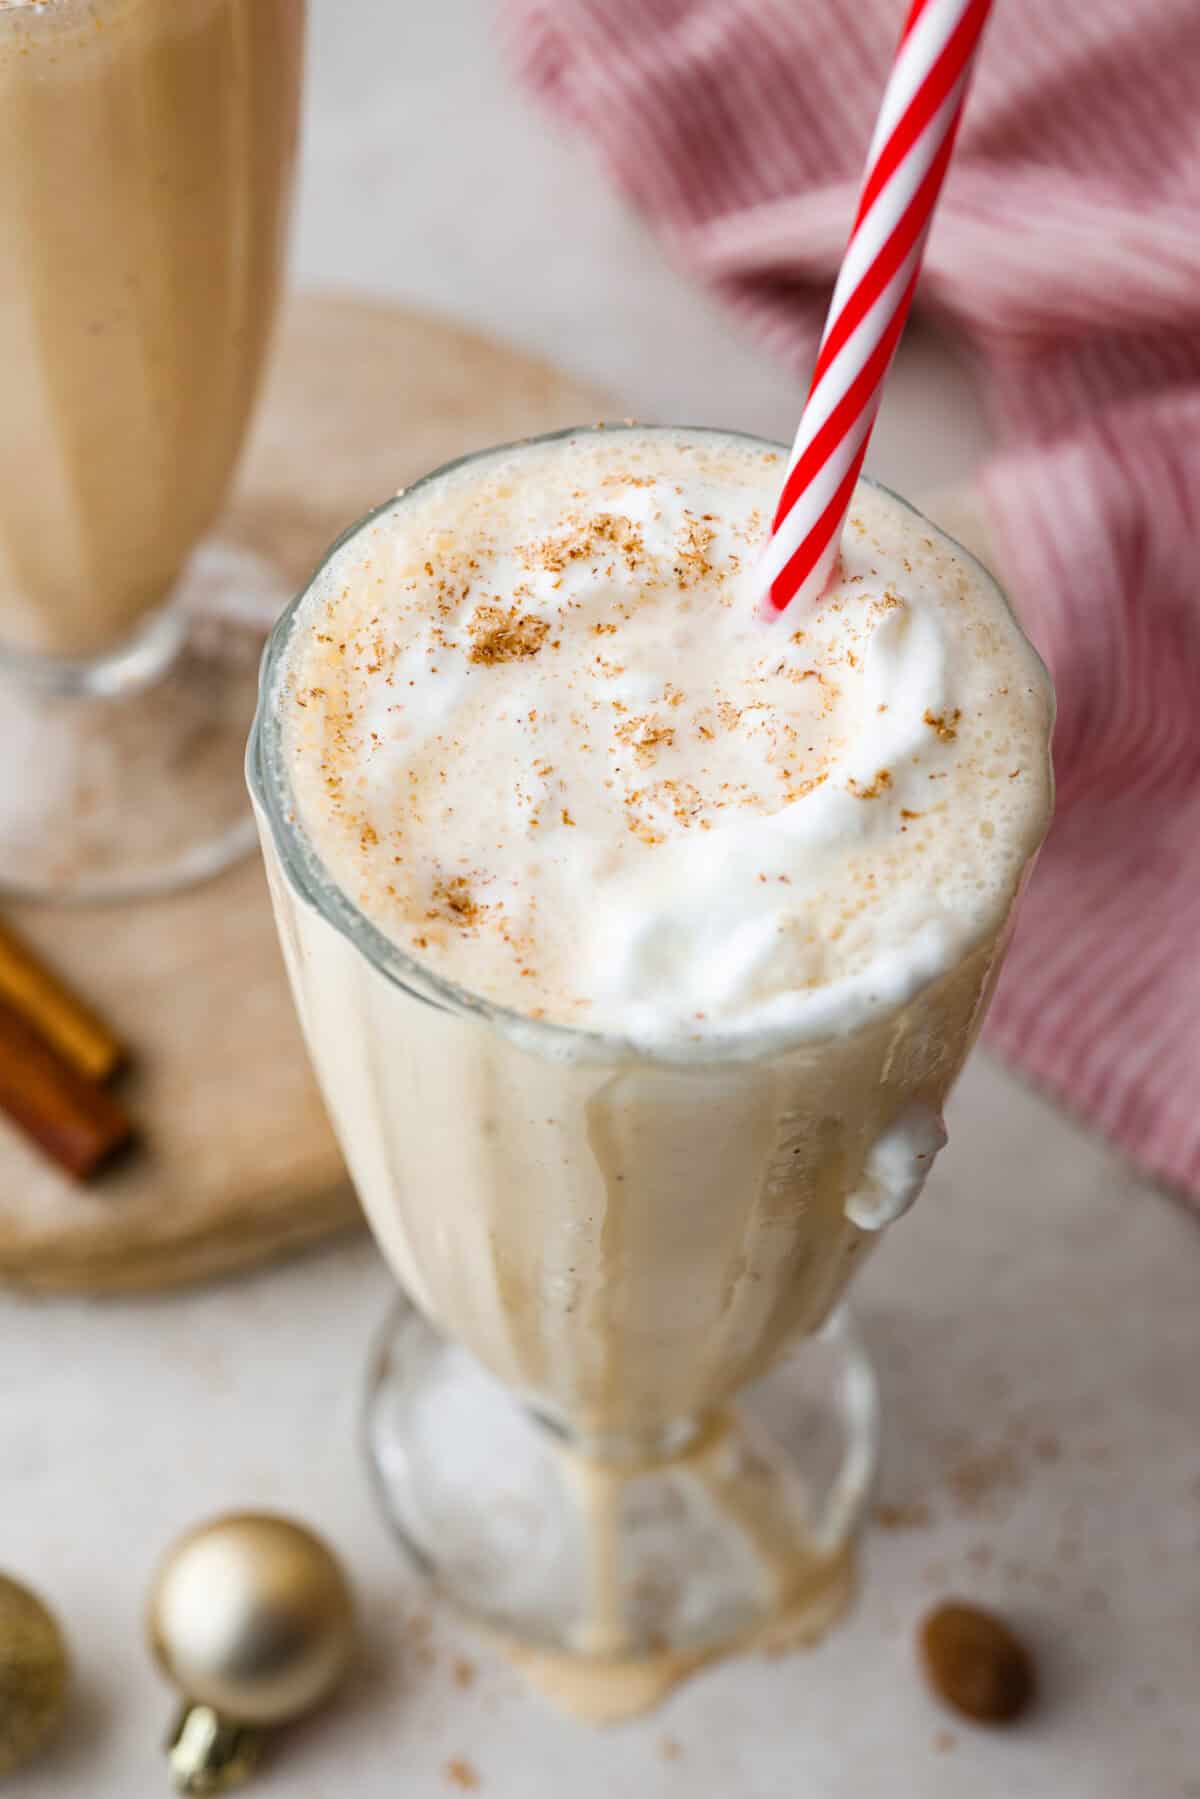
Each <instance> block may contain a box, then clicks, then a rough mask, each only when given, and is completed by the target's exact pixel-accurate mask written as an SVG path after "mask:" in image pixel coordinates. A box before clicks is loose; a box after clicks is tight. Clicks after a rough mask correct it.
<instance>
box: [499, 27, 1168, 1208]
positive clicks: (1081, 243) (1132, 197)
mask: <svg viewBox="0 0 1200 1799" xmlns="http://www.w3.org/2000/svg"><path fill="white" fill-rule="evenodd" d="M504 5H505V23H506V26H507V29H508V34H509V36H510V39H511V42H512V44H513V46H514V48H515V53H516V57H517V60H518V64H519V67H520V69H521V72H522V74H523V76H524V79H525V80H526V82H527V83H528V84H529V85H531V86H532V87H533V88H534V89H535V90H537V91H538V92H539V93H540V94H541V95H542V96H543V97H544V98H545V100H546V101H547V102H548V103H549V104H550V105H551V106H552V107H553V108H554V109H555V110H556V111H557V112H558V114H559V115H560V116H561V117H562V118H563V119H565V120H566V121H568V122H570V123H571V124H573V125H576V126H578V127H581V128H582V129H583V130H584V131H585V132H586V133H588V134H589V135H590V137H591V138H592V140H593V141H594V143H595V145H596V147H597V148H598V150H599V152H600V154H601V156H602V157H603V159H604V162H605V164H606V165H607V168H608V170H609V171H610V173H611V175H612V177H613V179H614V180H615V181H616V182H617V183H618V184H619V186H620V187H621V188H622V189H623V191H624V192H625V194H626V195H627V196H628V197H629V199H630V200H631V201H632V202H633V204H634V205H635V206H636V207H637V208H638V209H639V210H640V211H641V212H642V213H643V214H644V215H645V216H646V217H647V219H648V220H649V221H650V222H651V223H652V224H653V225H654V226H655V227H656V228H657V230H658V231H659V232H660V233H661V235H662V237H663V238H664V240H665V242H666V244H667V246H668V247H669V250H670V252H671V253H672V254H673V256H674V257H675V258H676V259H677V260H678V261H679V262H680V263H682V265H683V266H684V267H686V268H688V269H690V270H692V271H694V272H695V273H696V274H697V275H698V276H699V277H700V278H701V279H703V280H704V281H706V282H708V283H709V284H710V285H711V286H712V287H713V288H714V289H715V290H716V291H717V292H718V293H719V294H721V295H722V296H723V297H724V298H725V299H726V300H727V301H728V302H729V303H730V305H732V306H733V307H735V308H736V309H737V311H738V312H739V313H740V314H741V315H742V316H743V318H745V319H746V320H748V321H749V323H750V324H751V325H752V326H753V327H754V328H756V329H757V331H758V332H759V334H760V335H761V337H762V339H763V340H764V341H765V342H766V343H767V344H768V345H769V346H771V347H772V348H773V349H774V350H776V351H777V352H778V354H779V355H780V356H781V357H782V358H783V359H784V360H786V361H787V362H788V363H789V364H790V365H791V366H792V367H793V369H795V370H796V372H797V373H799V374H801V375H802V376H804V377H807V375H808V373H809V371H810V369H811V364H812V357H813V353H814V350H815V339H816V332H817V330H818V329H819V326H820V321H821V318H822V316H823V313H824V309H825V305H826V302H827V300H828V294H829V288H830V282H831V277H832V274H833V272H834V270H835V269H836V266H837V263H838V259H839V258H840V256H841V252H842V248H843V244H844V240H845V237H846V233H847V231H848V229H849V224H850V220H851V217H852V213H853V207H854V200H855V195H856V189H857V184H858V178H859V174H860V171H861V167H862V162H863V158H864V155H865V151H866V145H867V141H868V138H869V136H870V128H871V124H872V120H873V116H874V112H875V108H876V105H877V103H878V98H879V95H880V92H881V90H882V86H883V81H884V77H885V73H886V70H887V67H888V65H889V62H890V59H891V55H892V52H893V48H894V45H895V42H896V38H897V36H898V33H899V29H900V24H901V21H902V18H903V14H904V11H905V6H904V0H504ZM921 304H923V305H925V306H926V307H928V308H931V309H936V310H937V311H938V312H939V313H940V314H941V315H942V316H943V317H944V318H945V319H947V320H949V321H952V322H953V324H954V325H955V326H956V327H958V328H959V330H960V331H961V332H963V333H964V334H965V335H966V337H967V339H968V340H969V342H970V343H971V345H972V346H973V348H974V349H975V351H976V352H977V353H978V356H979V359H980V363H981V367H982V369H983V372H984V377H985V381H986V389H987V394H988V399H989V403H990V407H991V413H992V419H993V424H994V427H995V430H996V434H997V438H998V441H999V442H1000V444H1001V445H1002V453H1001V454H1000V456H999V457H998V459H997V460H996V461H995V462H994V463H993V464H992V466H991V467H990V468H989V469H988V470H987V471H986V475H985V480H984V494H985V500H986V504H987V508H988V511H989V515H990V517H989V522H990V524H991V527H992V535H993V538H994V540H995V542H996V545H997V554H998V559H999V562H1000V572H1001V574H1002V576H1003V577H1004V578H1005V580H1006V583H1007V585H1008V586H1009V587H1010V589H1011V591H1012V592H1013V594H1014V596H1015V600H1016V604H1017V607H1018V610H1019V612H1020V613H1021V616H1022V618H1023V619H1024V621H1025V622H1026V624H1027V627H1028V628H1029V629H1030V631H1031V633H1032V635H1033V636H1034V638H1035V640H1036V641H1037V643H1038V645H1039V647H1040V648H1041V650H1042V652H1043V654H1044V655H1045V657H1046V659H1047V661H1048V662H1049V664H1050V666H1051V668H1052V670H1053V673H1054V676H1055V680H1056V683H1057V686H1058V692H1059V724H1058V730H1057V734H1056V738H1055V753H1056V762H1057V767H1058V774H1059V807H1058V817H1057V821H1056V823H1055V826H1054V828H1053V831H1052V833H1051V838H1050V841H1049V843H1048V845H1047V847H1046V849H1045V851H1044V853H1043V855H1042V858H1041V861H1040V863H1039V865H1038V869H1037V872H1036V874H1035V876H1034V879H1033V882H1032V884H1031V887H1030V891H1029V894H1028V897H1027V899H1026V901H1025V904H1024V907H1023V909H1022V916H1021V921H1020V925H1019V927H1018V930H1017V934H1016V939H1015V942H1014V945H1013V948H1012V952H1011V954H1010V957H1009V962H1008V965H1007V968H1006V970H1005V974H1004V977H1003V980H1002V982H1001V986H1000V991H999V994H998V995H997V999H996V1002H995V1006H994V1008H993V1011H992V1014H991V1019H990V1023H989V1032H990V1038H991V1042H992V1044H993V1045H994V1046H995V1047H996V1048H998V1049H999V1050H1000V1051H1001V1052H1002V1053H1003V1054H1004V1055H1005V1056H1007V1057H1009V1058H1010V1059H1011V1060H1012V1061H1013V1062H1014V1063H1015V1064H1017V1066H1018V1067H1020V1068H1021V1069H1023V1070H1025V1071H1026V1072H1027V1073H1028V1074H1029V1075H1030V1076H1032V1077H1033V1078H1034V1079H1036V1080H1037V1081H1038V1082H1039V1083H1041V1084H1043V1085H1044V1086H1045V1087H1046V1088H1047V1089H1048V1090H1049V1091H1050V1092H1051V1093H1053V1094H1054V1095H1055V1096H1057V1097H1058V1098H1059V1099H1060V1100H1061V1101H1063V1102H1065V1104H1066V1105H1068V1106H1069V1107H1070V1108H1072V1109H1073V1110H1075V1111H1076V1112H1078V1113H1080V1114H1081V1115H1082V1116H1083V1117H1085V1118H1086V1119H1089V1120H1090V1121H1091V1122H1092V1123H1093V1124H1095V1125H1096V1126H1097V1127H1098V1128H1099V1129H1100V1130H1102V1131H1104V1132H1105V1133H1106V1134H1107V1135H1108V1137H1109V1138H1110V1140H1111V1141H1112V1142H1113V1143H1114V1144H1116V1145H1117V1146H1118V1147H1119V1148H1120V1149H1121V1150H1122V1151H1124V1152H1125V1153H1126V1154H1127V1155H1128V1156H1129V1157H1130V1158H1131V1159H1132V1160H1133V1161H1134V1162H1136V1163H1137V1164H1138V1165H1139V1166H1140V1167H1141V1168H1142V1169H1144V1170H1145V1171H1147V1172H1148V1173H1150V1174H1152V1175H1154V1176H1156V1177H1157V1178H1159V1179H1160V1180H1162V1181H1164V1182H1166V1183H1168V1184H1170V1185H1171V1186H1173V1187H1176V1188H1179V1189H1182V1190H1183V1191H1185V1192H1187V1193H1188V1194H1189V1195H1190V1196H1191V1197H1192V1198H1193V1199H1197V1200H1200V1092H1198V1091H1197V1085H1198V1077H1200V947H1198V939H1200V20H1198V15H1197V11H1196V3H1195V0H1061V3H1060V4H1058V5H1055V6H1046V5H1045V4H1044V3H1043V0H1001V4H1000V5H998V6H997V8H996V11H995V16H994V17H993V20H992V23H991V26H990V28H989V32H988V35H987V37H986V39H985V42H984V47H983V53H982V56H981V59H980V65H979V69H978V74H977V79H976V82H975V87H974V90H973V92H972V94H971V97H970V99H969V101H968V104H967V109H966V115H965V120H964V124H963V129H962V134H961V137H960V141H959V148H958V151H957V153H956V157H955V161H954V164H953V166H952V168H951V171H950V175H949V177H948V180H947V182H946V187H945V191H944V194H943V198H942V203H941V207H940V210H939V213H938V217H937V219H936V221H935V224H934V227H933V231H932V235H931V238H930V242H929V248H928V254H927V257H926V262H925V268H924V273H923V276H922V283H921V287H920V289H919V290H918V305H921ZM696 380H697V393H698V395H701V396H702V394H703V381H704V374H703V370H697V372H696Z"/></svg>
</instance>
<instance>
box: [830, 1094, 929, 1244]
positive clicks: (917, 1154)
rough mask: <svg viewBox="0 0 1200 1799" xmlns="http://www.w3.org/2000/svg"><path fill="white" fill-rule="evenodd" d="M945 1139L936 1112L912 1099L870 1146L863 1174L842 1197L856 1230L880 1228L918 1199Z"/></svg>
mask: <svg viewBox="0 0 1200 1799" xmlns="http://www.w3.org/2000/svg"><path fill="white" fill-rule="evenodd" d="M948 1142H949V1138H948V1137H947V1135H946V1126H945V1125H944V1124H943V1122H942V1118H941V1114H940V1113H938V1112H935V1111H934V1110H933V1107H932V1106H927V1105H925V1104H923V1103H922V1102H921V1101H920V1100H912V1101H910V1103H909V1104H908V1105H907V1106H905V1107H904V1110H903V1111H902V1112H901V1113H900V1115H899V1117H897V1118H893V1120H892V1122H891V1124H889V1125H888V1127H887V1129H886V1130H885V1131H881V1132H880V1134H879V1136H878V1137H877V1138H876V1139H875V1141H874V1143H873V1144H872V1145H871V1148H870V1151H869V1152H868V1154H867V1159H866V1162H865V1164H864V1166H863V1172H862V1178H861V1180H860V1181H859V1184H858V1186H857V1187H856V1188H855V1189H854V1191H853V1192H852V1193H851V1194H849V1195H848V1197H847V1199H846V1206H845V1211H846V1216H847V1218H848V1219H849V1220H850V1222H851V1224H856V1225H857V1226H858V1228H859V1230H861V1231H881V1230H885V1229H886V1228H887V1226H888V1225H889V1224H895V1222H896V1220H897V1219H898V1218H903V1216H904V1214H905V1213H906V1212H907V1211H908V1209H909V1207H910V1206H912V1205H915V1204H916V1202H917V1200H918V1199H919V1198H920V1197H921V1191H922V1188H923V1187H924V1185H925V1182H926V1181H927V1180H928V1179H929V1172H930V1170H931V1168H932V1167H933V1164H934V1162H935V1160H936V1159H937V1157H938V1155H939V1154H940V1153H941V1151H942V1150H943V1149H945V1147H946V1144H947V1143H948Z"/></svg>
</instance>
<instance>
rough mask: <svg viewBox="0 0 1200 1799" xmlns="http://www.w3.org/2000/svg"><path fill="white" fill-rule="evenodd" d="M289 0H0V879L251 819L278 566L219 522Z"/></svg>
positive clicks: (114, 890)
mask: <svg viewBox="0 0 1200 1799" xmlns="http://www.w3.org/2000/svg"><path fill="white" fill-rule="evenodd" d="M303 35H304V0H0V241H2V242H3V244H4V255H3V258H2V260H0V392H2V393H3V406H2V407H0V759H2V761H3V766H4V769H5V779H4V781H3V783H2V784H0V889H6V890H8V891H10V892H14V893H25V894H36V895H42V896H51V897H62V898H113V897H122V896H125V895H129V894H135V893H143V892H152V891H160V890H166V889H170V888H173V887H178V886H181V885H184V884H186V883H188V882H190V881H193V880H196V879H199V878H201V877H203V876H205V875H208V874H212V873H214V872H215V871H216V870H217V869H219V868H221V867H222V866H224V865H225V863H227V862H228V861H229V860H231V859H232V858H233V857H234V856H236V855H238V854H241V853H243V852H244V851H245V850H247V849H248V848H249V847H250V846H251V844H252V843H253V825H252V822H251V820H250V816H249V811H248V809H247V807H246V805H245V792H244V786H243V784H242V780H241V752H242V746H243V744H244V739H245V731H246V726H247V722H248V720H249V718H250V716H251V712H252V708H253V701H254V673H255V664H256V662H257V657H258V649H259V644H260V642H261V627H260V630H259V634H258V636H257V638H256V637H255V635H254V634H252V633H250V632H249V631H248V630H247V628H246V622H245V620H246V615H247V613H248V612H249V613H250V614H251V615H253V616H255V617H256V618H263V617H265V618H268V619H269V618H271V617H273V616H274V614H275V612H277V611H278V607H279V605H280V604H281V603H282V600H283V599H284V598H285V597H286V589H285V588H284V587H283V586H282V584H281V582H280V580H279V577H278V576H277V575H276V573H275V572H274V570H272V569H271V568H269V567H268V566H267V565H266V564H264V563H263V562H262V561H260V560H259V559H258V558H256V557H255V556H253V555H251V554H250V553H249V552H247V551H245V550H244V549H241V548H238V547H236V546H234V545H233V544H231V543H227V542H222V541H220V540H214V539H213V538H212V537H211V536H210V535H209V533H210V531H211V528H212V525H213V521H214V518H215V517H216V515H217V513H218V511H219V509H220V507H221V503H222V501H223V500H224V497H225V494H226V490H227V488H228V486H229V482H230V478H231V475H232V472H233V469H234V465H235V462H236V460H237V455H238V452H239V449H240V447H241V444H242V440H243V437H244V435H245V431H246V426H247V423H248V421H249V418H250V415H251V411H252V408H253V403H254V399H255V396H256V393H257V389H258V385H259V377H260V374H261V370H262V365H263V360H264V355H265V351H266V348H267V343H268V339H269V336H270V330H271V326H272V323H273V319H274V315H275V311H276V301H277V297H278V289H279V280H280V273H281V267H282V260H283V252H284V246H285V234H286V225H287V215H288V209H289V202H290V196H291V187H292V168H293V161H294V153H295V143H296V128H297V116H298V107H299V93H300V75H301V63H302V51H303Z"/></svg>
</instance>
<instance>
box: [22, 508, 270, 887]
mask: <svg viewBox="0 0 1200 1799" xmlns="http://www.w3.org/2000/svg"><path fill="white" fill-rule="evenodd" d="M287 597H288V596H287V589H286V586H285V585H284V583H283V581H282V579H281V577H280V576H279V575H278V573H277V572H276V570H275V569H274V568H272V567H271V565H270V564H269V563H266V562H264V561H263V560H262V558H261V557H258V556H255V555H254V554H253V553H252V552H250V551H247V550H243V549H241V548H239V547H236V546H233V545H229V544H225V543H221V542H219V541H218V542H213V543H208V544H205V545H203V546H202V547H201V548H200V549H199V550H198V551H197V552H196V554H195V555H194V556H193V558H192V561H191V563H190V564H189V567H188V570H187V573H186V574H185V576H184V578H183V580H182V582H181V583H180V587H179V590H178V592H177V594H176V596H175V598H174V600H173V602H172V605H171V607H170V608H169V610H167V611H164V612H163V613H161V614H159V615H157V616H155V617H154V618H152V619H151V620H150V621H149V623H148V624H147V625H146V626H145V627H143V629H142V630H141V631H140V632H139V634H138V635H137V637H136V638H134V639H133V640H131V641H130V642H129V643H127V644H124V645H122V646H121V648H120V649H119V650H118V651H117V652H115V653H114V654H113V655H111V656H107V657H105V658H103V659H100V660H97V661H94V662H70V661H64V660H60V659H58V658H55V657H43V656H33V655H21V654H14V653H11V652H8V651H0V766H2V767H3V768H4V769H5V770H7V771H8V774H7V776H6V779H5V780H4V782H3V784H2V786H0V891H3V892H5V893H8V894H12V895H14V896H20V897H28V898H39V899H55V900H115V899H128V898H133V897H136V896H138V895H146V894H156V893H169V892H172V891H174V890H175V889H177V888H181V887H188V886H191V885H192V884H193V883H195V882H197V881H203V880H207V879H208V878H209V876H211V875H215V874H217V873H218V872H219V871H220V870H221V869H223V868H225V867H227V866H228V864H229V863H231V862H233V861H235V860H237V859H238V858H239V857H241V856H243V855H245V854H246V853H247V852H248V851H249V850H250V849H251V848H252V847H253V844H254V840H255V834H254V825H253V820H252V818H251V815H250V811H249V804H248V800H247V797H246V788H245V777H244V774H243V767H242V764H243V757H244V754H245V745H246V736H247V733H248V731H249V729H250V723H251V720H252V718H253V716H254V707H255V702H256V698H257V686H258V662H259V657H260V654H261V651H262V644H263V638H264V636H265V634H266V632H267V630H269V628H270V626H271V624H272V623H273V621H274V619H275V617H276V615H277V614H278V612H279V610H280V608H281V606H282V605H283V604H284V602H285V601H286V599H287Z"/></svg>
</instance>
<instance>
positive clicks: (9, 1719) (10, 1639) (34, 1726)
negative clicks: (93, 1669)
mask: <svg viewBox="0 0 1200 1799" xmlns="http://www.w3.org/2000/svg"><path fill="white" fill-rule="evenodd" d="M66 1691H67V1648H66V1644H65V1643H64V1641H63V1636H62V1632H61V1631H60V1630H59V1628H58V1625H57V1623H56V1622H55V1620H54V1618H53V1617H52V1615H51V1614H50V1613H49V1612H48V1611H47V1610H46V1607H45V1606H44V1605H43V1604H42V1602H41V1600H40V1599H39V1598H38V1596H37V1594H36V1593H31V1592H30V1591H29V1588H28V1587H23V1586H21V1585H20V1583H19V1582H17V1581H15V1580H9V1579H8V1578H7V1576H6V1575H3V1574H0V1778H3V1776H4V1775H5V1774H10V1773H11V1772H12V1770H13V1769H14V1768H19V1767H20V1766H21V1765H22V1763H23V1762H26V1761H28V1760H29V1758H30V1756H31V1755H35V1754H36V1753H37V1751H38V1750H39V1749H40V1748H41V1746H42V1744H43V1743H44V1742H45V1741H46V1738H47V1737H48V1736H49V1735H50V1733H51V1731H52V1730H53V1729H54V1727H55V1725H56V1724H57V1723H58V1721H59V1719H60V1717H61V1716H62V1710H63V1701H64V1699H65V1697H66Z"/></svg>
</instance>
